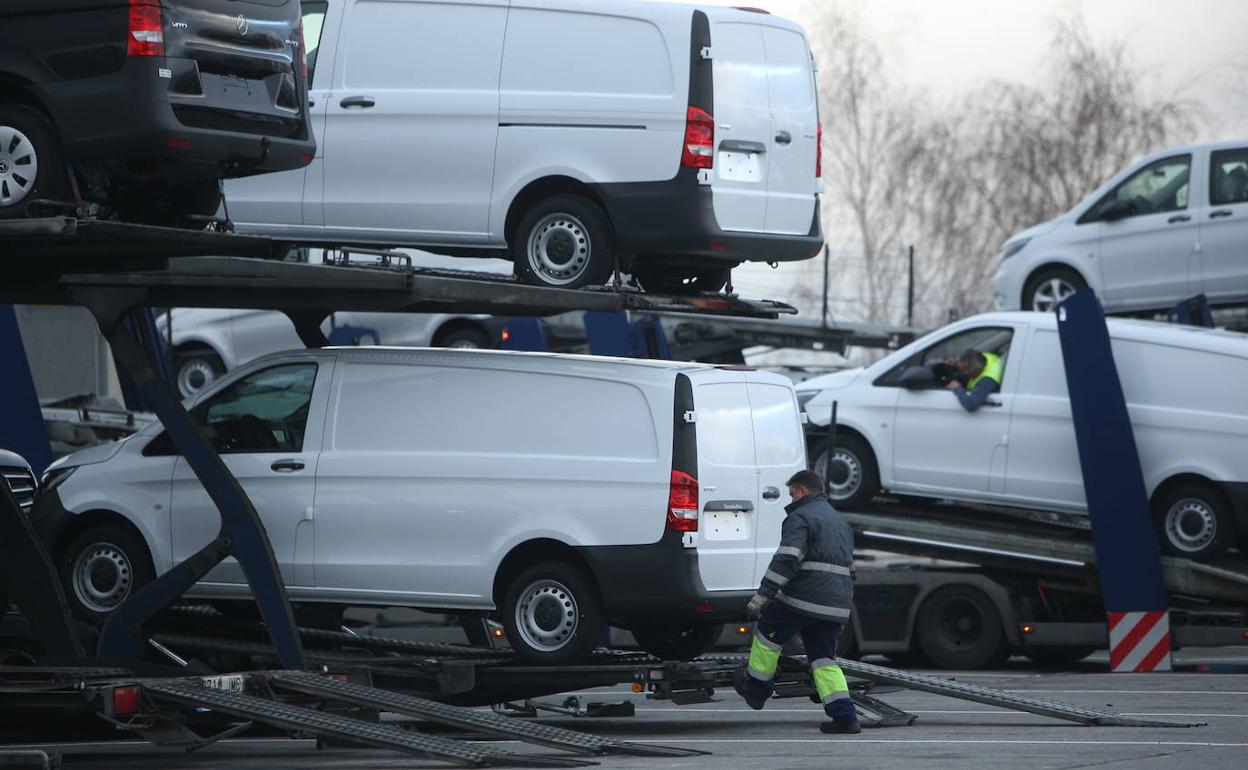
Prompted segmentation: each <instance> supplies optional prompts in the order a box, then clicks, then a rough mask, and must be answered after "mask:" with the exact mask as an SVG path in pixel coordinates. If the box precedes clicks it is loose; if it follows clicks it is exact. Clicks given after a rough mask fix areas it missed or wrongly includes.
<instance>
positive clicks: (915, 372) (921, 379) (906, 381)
mask: <svg viewBox="0 0 1248 770" xmlns="http://www.w3.org/2000/svg"><path fill="white" fill-rule="evenodd" d="M900 383H901V387H903V388H909V389H910V390H918V389H919V388H930V387H932V386H933V385H935V384H936V373H935V372H933V371H932V368H931V367H930V366H908V367H906V370H905V371H903V372H902V373H901V380H900Z"/></svg>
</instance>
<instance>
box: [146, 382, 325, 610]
mask: <svg viewBox="0 0 1248 770" xmlns="http://www.w3.org/2000/svg"><path fill="white" fill-rule="evenodd" d="M329 370H330V367H329V366H328V365H326V364H325V363H324V362H321V363H320V364H318V363H317V362H313V361H292V362H287V363H281V364H275V365H274V366H271V367H268V368H266V369H262V370H260V371H257V372H253V373H251V374H248V375H247V376H245V377H243V378H242V379H239V380H236V381H234V382H233V383H231V384H229V385H227V386H226V387H225V388H223V389H222V390H220V391H218V392H217V393H214V394H213V395H211V396H209V397H208V398H207V399H205V400H203V401H201V402H200V403H199V404H197V405H196V406H195V408H194V409H192V410H191V417H192V419H194V420H195V421H196V422H197V423H198V424H199V425H200V426H201V427H203V428H204V429H205V430H206V431H207V432H208V434H209V437H210V439H211V440H212V442H213V445H214V448H215V449H216V450H217V452H219V453H220V455H221V459H222V461H224V462H225V464H226V466H227V467H228V468H229V469H230V472H231V473H233V474H234V477H235V478H237V479H238V481H239V483H240V484H241V485H242V487H243V490H244V491H245V492H246V493H247V497H248V498H250V500H251V503H252V505H253V506H255V509H256V512H257V513H259V514H260V520H261V522H262V523H263V524H264V528H265V531H266V532H267V533H268V536H269V542H270V544H271V545H272V547H273V555H274V557H275V558H276V559H277V563H278V566H279V567H280V569H281V573H282V580H283V581H285V583H286V585H287V586H299V585H303V586H311V585H312V571H311V556H312V541H311V534H312V533H311V528H310V525H311V523H312V522H311V519H312V505H313V492H314V485H315V472H316V461H317V458H318V457H319V454H320V451H319V450H320V444H321V430H322V422H323V416H324V414H325V403H326V396H325V393H326V392H327V391H328V389H329V387H328V385H329V377H330V371H329ZM171 508H172V510H171V515H170V520H171V522H172V535H173V537H172V543H173V549H172V550H173V561H174V563H175V564H176V563H178V562H181V561H183V560H185V559H187V558H188V557H190V556H192V555H194V554H195V553H196V552H197V551H199V550H200V549H201V548H203V547H204V546H205V545H207V544H208V543H209V542H211V541H212V539H213V538H214V537H216V535H217V532H218V531H219V530H220V528H221V517H220V515H219V514H218V512H217V508H216V505H215V504H214V503H213V502H212V499H211V498H210V497H208V493H207V492H206V491H205V490H204V487H203V485H202V484H201V483H200V482H199V479H198V478H197V477H196V476H195V474H194V472H193V471H192V470H191V468H190V465H189V464H188V463H187V462H186V459H185V458H182V457H179V458H178V460H177V463H176V464H175V466H174V471H173V494H172V499H171ZM246 582H247V578H246V577H245V576H244V575H243V571H242V568H241V567H240V565H239V564H238V562H237V561H235V560H234V559H233V558H229V559H226V560H225V561H223V562H222V563H221V564H219V565H217V566H216V567H215V568H214V569H213V570H212V571H211V572H209V573H208V575H207V576H206V577H205V578H204V580H203V581H202V583H201V585H216V586H242V585H244V584H246ZM231 593H235V592H231Z"/></svg>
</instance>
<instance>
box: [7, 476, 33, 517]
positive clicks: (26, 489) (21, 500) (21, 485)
mask: <svg viewBox="0 0 1248 770" xmlns="http://www.w3.org/2000/svg"><path fill="white" fill-rule="evenodd" d="M0 477H3V478H4V483H5V484H6V485H8V487H9V491H10V492H12V493H13V497H15V498H17V505H18V507H20V508H21V509H22V512H23V513H29V512H30V509H31V507H32V506H33V505H34V504H35V490H36V489H37V488H38V485H37V484H36V483H35V475H34V474H33V473H31V472H30V471H29V470H27V469H26V468H13V467H8V468H0Z"/></svg>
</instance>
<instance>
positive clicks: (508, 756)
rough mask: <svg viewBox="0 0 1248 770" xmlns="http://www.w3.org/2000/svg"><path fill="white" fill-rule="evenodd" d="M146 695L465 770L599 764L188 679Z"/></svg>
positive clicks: (163, 683)
mask: <svg viewBox="0 0 1248 770" xmlns="http://www.w3.org/2000/svg"><path fill="white" fill-rule="evenodd" d="M143 692H144V693H145V694H146V695H147V696H148V697H150V698H151V699H153V700H156V701H163V702H166V703H172V704H176V705H180V706H189V707H192V708H201V707H202V708H208V709H211V710H213V711H218V712H221V713H224V714H229V715H231V716H236V717H240V718H243V719H249V720H254V721H257V722H263V723H265V724H269V725H273V726H276V727H281V728H283V729H286V730H292V731H298V732H305V733H312V734H314V735H317V736H323V737H327V738H334V739H336V740H341V741H348V742H351V743H360V744H364V745H367V746H374V747H377V748H382V749H394V750H398V751H403V752H406V753H409V754H417V755H420V756H423V757H426V758H428V759H433V760H437V761H439V762H449V763H452V764H456V765H461V766H464V767H498V766H512V767H587V766H591V765H594V764H596V763H594V762H588V761H585V760H579V759H569V758H563V757H547V756H532V755H526V754H512V753H508V752H500V751H494V750H492V749H489V748H486V747H483V746H480V745H477V744H472V743H464V742H461V741H454V740H450V739H447V738H440V737H436V736H431V735H421V734H420V733H416V732H412V731H409V730H404V729H403V728H401V727H398V726H395V725H388V724H378V723H376V722H366V721H363V720H360V719H352V718H350V717H344V716H339V715H336V714H328V713H326V712H323V711H316V710H314V709H310V708H304V707H302V706H294V705H291V704H288V703H279V702H276V701H271V700H266V699H265V698H259V697H256V696H254V695H247V694H244V693H239V692H229V691H226V690H218V689H214V688H210V687H204V686H203V685H201V684H196V683H194V682H192V681H190V680H185V679H181V680H157V681H145V682H143Z"/></svg>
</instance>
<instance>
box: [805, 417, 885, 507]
mask: <svg viewBox="0 0 1248 770" xmlns="http://www.w3.org/2000/svg"><path fill="white" fill-rule="evenodd" d="M814 471H815V473H818V474H819V478H821V479H824V480H825V481H827V482H828V486H827V488H828V500H830V501H831V502H832V504H833V505H834V506H836V507H837V508H841V509H843V510H846V511H855V510H863V509H866V508H869V507H870V506H871V499H872V498H874V497H875V496H876V495H878V494H879V493H880V470H879V466H878V465H876V462H875V452H872V451H871V447H870V446H869V445H868V444H867V442H866V441H863V440H862V439H861V438H859V437H858V436H856V435H854V434H852V433H842V434H840V435H838V436H837V437H836V450H835V451H834V452H833V453H832V458H831V463H830V464H829V461H828V450H827V448H826V442H825V444H824V448H823V449H822V450H821V451H820V452H819V454H818V455H817V456H816V457H815V462H814Z"/></svg>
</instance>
